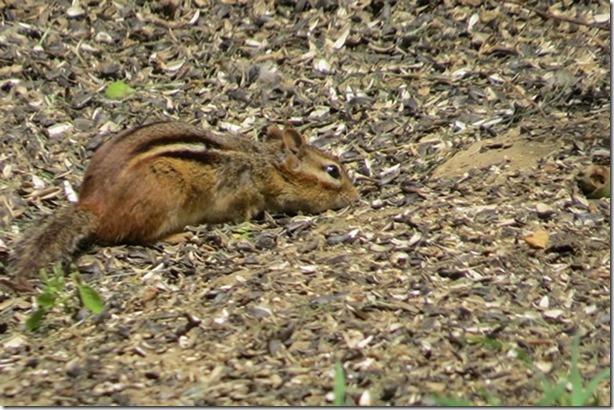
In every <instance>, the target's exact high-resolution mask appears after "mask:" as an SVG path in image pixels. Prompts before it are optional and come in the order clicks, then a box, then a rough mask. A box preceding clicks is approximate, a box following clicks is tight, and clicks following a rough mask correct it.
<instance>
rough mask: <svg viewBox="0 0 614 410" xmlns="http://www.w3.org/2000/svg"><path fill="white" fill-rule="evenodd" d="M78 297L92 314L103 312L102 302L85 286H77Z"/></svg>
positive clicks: (96, 293) (94, 292) (92, 290)
mask: <svg viewBox="0 0 614 410" xmlns="http://www.w3.org/2000/svg"><path fill="white" fill-rule="evenodd" d="M79 297H80V298H81V302H83V304H84V305H85V307H86V308H88V309H89V310H91V311H92V312H94V313H101V312H102V311H103V310H104V301H103V300H102V298H101V297H100V295H99V294H98V292H96V291H95V290H94V289H93V288H91V287H90V286H87V285H79Z"/></svg>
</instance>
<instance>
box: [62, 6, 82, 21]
mask: <svg viewBox="0 0 614 410" xmlns="http://www.w3.org/2000/svg"><path fill="white" fill-rule="evenodd" d="M66 15H67V16H68V17H70V18H78V17H81V16H83V15H85V10H83V8H81V6H79V5H76V6H72V7H69V8H68V10H66Z"/></svg>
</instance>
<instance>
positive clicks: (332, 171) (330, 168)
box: [324, 165, 341, 179]
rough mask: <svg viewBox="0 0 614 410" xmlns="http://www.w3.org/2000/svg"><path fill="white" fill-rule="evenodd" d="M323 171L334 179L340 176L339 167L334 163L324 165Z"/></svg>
mask: <svg viewBox="0 0 614 410" xmlns="http://www.w3.org/2000/svg"><path fill="white" fill-rule="evenodd" d="M324 171H326V173H327V174H328V175H330V176H331V177H333V178H335V179H339V178H341V172H339V167H338V166H336V165H326V166H325V167H324Z"/></svg>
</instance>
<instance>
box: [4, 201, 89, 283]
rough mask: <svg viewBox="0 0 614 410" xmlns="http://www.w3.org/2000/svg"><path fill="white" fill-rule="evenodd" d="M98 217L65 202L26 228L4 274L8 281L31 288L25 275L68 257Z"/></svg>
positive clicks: (29, 276)
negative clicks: (38, 224)
mask: <svg viewBox="0 0 614 410" xmlns="http://www.w3.org/2000/svg"><path fill="white" fill-rule="evenodd" d="M97 220H98V219H97V217H96V215H95V214H94V213H93V212H92V211H90V210H88V209H84V208H79V207H75V206H67V207H65V208H62V209H60V210H58V211H57V212H56V213H54V214H53V215H51V216H49V217H48V218H47V219H46V220H44V221H43V223H42V224H41V225H40V226H38V227H34V228H31V230H30V231H26V233H25V234H24V237H23V239H22V240H21V241H20V242H19V243H17V245H16V247H15V249H14V252H13V256H12V258H11V261H10V262H9V266H8V269H7V274H8V276H10V277H11V278H12V280H10V281H9V282H10V283H9V285H10V286H11V287H13V289H15V290H17V291H27V290H33V287H32V285H31V284H30V282H29V281H28V278H31V277H33V276H35V275H37V274H38V272H39V271H40V270H41V269H42V268H45V267H47V266H48V265H50V264H51V263H53V262H59V261H62V260H64V259H66V258H68V257H70V256H71V255H72V254H73V253H74V252H75V250H76V249H77V246H79V243H80V242H82V241H84V240H86V239H89V238H91V237H92V235H93V234H94V232H95V231H96V226H97V224H98V222H97ZM4 282H5V283H6V281H4Z"/></svg>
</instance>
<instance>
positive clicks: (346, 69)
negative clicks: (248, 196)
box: [0, 0, 610, 406]
mask: <svg viewBox="0 0 614 410" xmlns="http://www.w3.org/2000/svg"><path fill="white" fill-rule="evenodd" d="M524 4H525V5H519V4H516V2H513V1H480V0H440V1H420V0H417V1H414V0H409V1H394V0H391V1H383V0H340V1H334V0H277V1H274V0H256V1H253V2H252V1H247V0H224V1H212V0H185V1H166V2H145V1H137V2H132V1H125V2H124V1H114V2H111V1H107V0H82V1H80V2H71V1H53V2H47V1H36V0H19V1H16V0H0V114H1V115H0V125H1V127H2V128H1V129H2V133H1V134H0V144H1V145H2V150H1V151H0V172H1V175H0V230H1V232H0V257H1V259H0V262H1V266H2V269H5V266H6V261H7V257H8V255H9V254H10V252H11V249H12V246H13V245H14V243H15V241H16V240H17V239H18V238H19V237H20V236H21V235H22V234H23V232H24V231H25V230H27V228H28V227H29V226H31V225H32V224H36V222H35V221H36V220H38V219H39V218H41V217H44V216H45V215H47V214H49V213H50V212H52V211H53V210H54V209H57V208H58V207H62V206H66V205H67V204H68V199H69V198H70V196H71V188H74V189H75V190H76V189H77V187H78V186H79V183H80V181H81V178H82V176H83V172H84V169H85V167H86V165H87V163H88V158H89V157H90V156H91V155H92V152H93V151H94V149H95V148H96V147H97V146H98V145H99V144H100V143H101V142H102V141H104V140H106V139H107V138H110V136H111V135H112V134H113V132H116V131H119V130H122V129H125V128H129V127H132V126H135V125H138V124H142V123H146V122H151V121H154V120H160V119H164V118H166V119H180V120H183V121H189V122H191V123H194V124H199V125H201V126H203V127H209V128H212V129H214V130H218V131H229V132H238V133H244V134H247V135H252V136H254V137H256V136H257V130H260V129H261V128H262V127H263V126H265V125H267V124H270V123H277V124H287V123H289V124H292V125H293V126H295V127H296V128H297V129H299V130H301V131H302V132H303V133H305V134H306V135H307V136H308V137H309V138H310V140H311V141H312V142H313V143H314V144H316V145H317V146H320V147H322V148H324V149H326V150H329V151H331V152H333V153H335V154H337V155H339V156H340V157H341V159H342V160H343V162H344V163H345V164H346V165H347V167H348V169H349V170H350V172H351V175H352V177H353V178H354V179H355V181H356V184H357V186H358V188H359V190H360V193H361V201H360V203H358V204H356V205H355V206H353V207H350V208H348V209H344V210H341V211H339V212H332V211H330V212H326V213H324V214H321V215H298V216H285V215H265V217H264V218H263V219H260V220H254V221H251V222H249V223H245V224H242V225H221V226H212V227H206V226H199V227H191V228H189V229H190V231H192V232H193V233H194V234H195V235H194V237H193V238H192V239H191V240H190V241H188V242H187V243H182V244H175V245H171V244H168V243H161V244H157V245H155V246H152V247H138V246H114V247H99V246H94V247H91V248H89V249H87V250H85V251H84V252H83V253H82V254H81V255H80V256H79V257H78V258H76V259H75V261H76V266H77V267H78V269H79V270H80V272H81V277H82V279H83V280H84V281H85V282H86V283H88V284H90V285H91V286H93V287H94V288H95V289H97V290H98V292H99V293H100V294H101V296H102V297H103V298H104V299H105V301H106V309H105V311H104V312H103V313H102V314H99V315H90V314H88V312H87V311H86V310H85V309H80V308H79V306H78V302H77V299H76V298H74V297H72V292H73V290H74V286H73V285H72V283H71V282H70V281H68V285H67V296H68V300H67V302H66V305H65V306H58V307H57V308H55V309H54V310H52V311H51V312H50V313H49V314H48V315H47V317H46V318H45V320H44V322H43V324H42V327H41V328H40V329H39V330H38V331H36V332H30V331H27V330H26V329H25V326H24V322H25V320H26V319H27V317H28V316H29V315H30V314H31V312H32V309H33V302H34V298H33V297H32V296H22V295H13V294H11V293H10V292H8V291H6V292H4V293H1V294H0V312H1V313H0V345H1V346H2V347H1V349H0V403H1V404H3V405H99V406H100V405H113V404H119V405H323V404H327V403H330V402H331V398H332V393H331V392H332V389H333V378H334V367H335V363H336V362H340V363H341V364H342V365H343V368H344V370H345V378H346V383H347V397H346V400H347V401H346V402H347V403H348V404H373V405H424V404H433V403H434V401H433V400H434V397H435V396H436V395H446V396H455V397H462V398H464V399H466V400H470V401H472V402H473V403H475V404H485V403H487V402H489V400H491V401H490V402H492V399H489V397H496V398H498V399H499V400H500V401H501V402H502V403H504V404H510V405H518V404H534V403H536V402H537V400H538V399H539V398H540V396H541V389H540V378H539V375H540V374H543V375H545V376H546V378H547V379H548V380H550V381H551V382H555V381H557V380H559V379H560V377H562V376H563V375H565V374H567V373H568V372H569V368H570V356H571V353H570V351H571V346H572V341H573V338H574V336H575V335H581V342H580V358H579V366H580V370H581V372H582V374H583V376H584V377H585V379H586V380H588V379H590V378H592V377H593V376H594V375H595V374H597V373H598V372H599V371H600V370H602V369H605V368H609V366H610V349H609V346H610V253H609V249H610V208H609V205H610V201H609V199H596V200H588V199H586V198H585V197H584V196H583V195H582V194H581V193H580V192H579V191H578V188H577V186H576V183H575V176H576V174H577V173H578V172H579V171H580V170H581V169H583V168H584V167H586V166H587V165H589V164H592V163H603V164H608V163H609V161H610V141H609V134H610V132H609V131H610V118H609V112H610V99H609V95H610V83H609V70H610V66H609V60H610V38H609V35H610V31H609V5H608V3H606V2H604V1H600V2H597V1H593V2H573V1H570V0H564V1H554V0H535V1H528V2H526V3H524ZM118 80H119V81H124V82H125V83H127V84H128V85H129V86H130V87H132V88H133V89H134V91H133V92H132V93H130V94H129V95H127V96H126V97H125V98H123V99H121V100H113V99H109V98H107V97H106V96H105V92H104V91H105V88H106V87H107V85H108V84H109V83H111V82H113V81H118ZM75 269H76V268H75ZM609 391H610V384H609V381H607V382H604V383H602V384H601V385H600V386H599V388H598V390H597V400H598V402H599V403H600V404H605V405H610V396H609Z"/></svg>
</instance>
